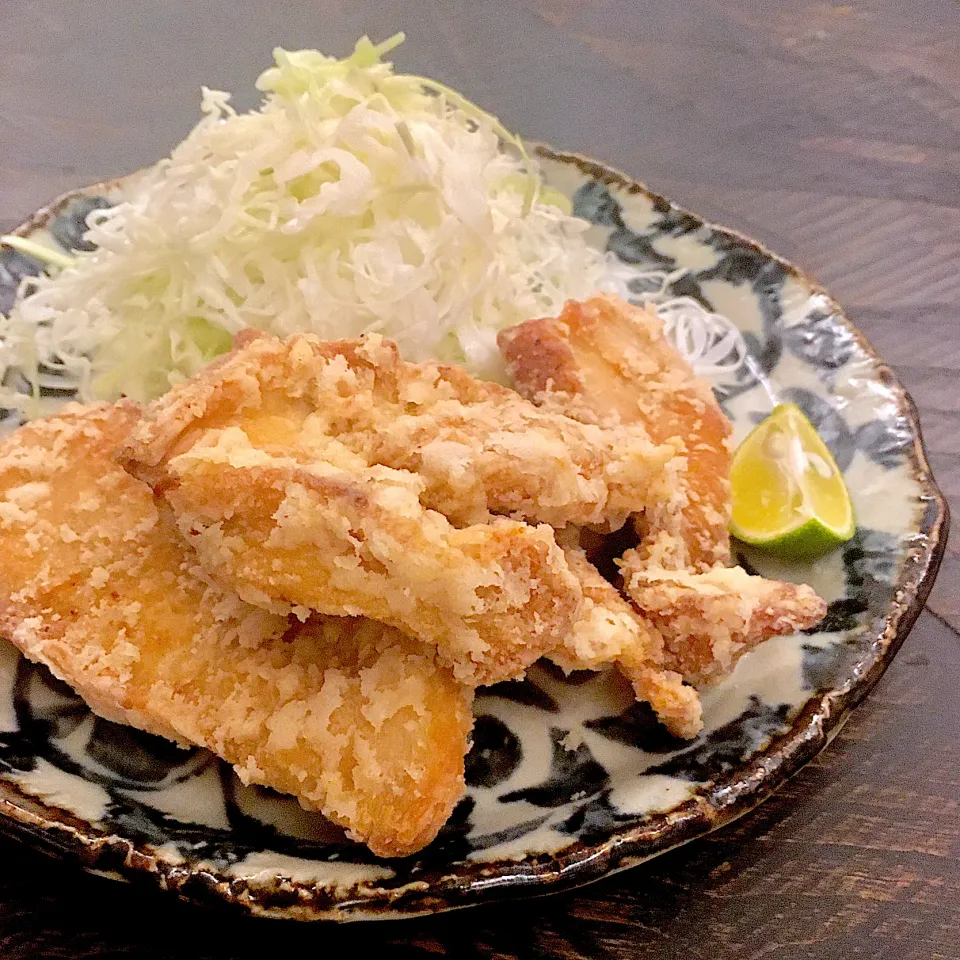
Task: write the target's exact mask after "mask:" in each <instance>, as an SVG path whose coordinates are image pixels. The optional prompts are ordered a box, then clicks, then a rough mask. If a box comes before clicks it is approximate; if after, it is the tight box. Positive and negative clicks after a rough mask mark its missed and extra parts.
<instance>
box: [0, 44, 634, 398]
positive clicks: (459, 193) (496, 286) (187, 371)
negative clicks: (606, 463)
mask: <svg viewBox="0 0 960 960" xmlns="http://www.w3.org/2000/svg"><path fill="white" fill-rule="evenodd" d="M400 40H402V35H398V36H397V37H395V38H393V39H391V40H388V41H386V42H385V43H382V44H380V45H374V44H372V43H371V42H370V41H369V40H368V39H366V38H363V39H362V40H360V41H359V42H358V44H357V46H356V49H355V50H354V52H353V54H352V55H351V56H349V57H346V58H345V59H342V60H337V59H333V58H331V57H326V56H324V55H322V54H320V53H318V52H316V51H313V50H307V51H300V52H295V53H290V52H286V51H283V50H277V51H276V53H275V59H276V66H275V67H273V68H271V69H269V70H267V71H266V72H265V73H263V75H262V76H261V77H260V78H259V80H258V82H257V86H258V88H259V89H260V90H262V91H263V92H264V98H263V103H262V105H261V106H260V108H259V109H258V110H256V111H253V112H250V113H245V114H241V113H237V112H236V111H235V110H234V109H233V108H232V107H231V106H230V102H229V99H230V98H229V96H228V95H227V94H225V93H221V92H217V91H213V90H206V89H205V90H204V91H203V98H202V111H203V116H202V119H201V120H200V122H199V123H198V124H197V126H196V127H195V128H194V129H193V130H192V132H191V133H190V134H189V135H188V136H187V137H186V139H185V140H184V141H183V142H182V143H181V144H179V146H177V147H176V149H175V150H174V151H173V153H172V154H171V155H170V157H169V158H167V159H164V160H162V161H160V162H159V163H158V164H157V165H156V166H155V167H153V168H151V169H150V170H149V171H147V172H146V173H145V174H144V175H142V176H141V177H140V178H139V180H138V182H137V183H136V184H135V186H133V187H132V188H131V189H130V190H129V191H128V195H127V196H126V198H125V201H124V202H123V203H121V204H120V205H118V206H116V207H114V208H112V209H110V210H103V211H96V212H95V213H93V214H92V215H91V216H90V218H89V220H88V223H89V225H90V229H89V233H88V234H87V239H88V240H89V241H91V242H92V243H93V244H94V245H95V247H96V249H95V250H93V251H91V252H89V253H80V254H78V256H77V258H76V260H75V261H74V262H72V263H71V264H70V265H68V266H66V267H65V268H64V269H61V270H58V271H57V272H56V273H55V274H53V275H51V276H46V277H41V278H39V279H38V280H37V281H35V282H33V283H32V284H31V287H30V289H29V291H24V292H29V293H30V296H29V297H23V298H21V299H20V300H19V302H18V303H17V305H16V307H15V309H14V311H13V313H12V315H11V317H10V318H9V320H6V321H3V323H2V327H0V364H2V367H0V372H2V373H3V375H4V377H3V383H4V386H5V388H6V389H7V394H8V396H7V397H6V400H7V402H8V403H11V402H14V400H15V398H13V399H12V398H11V397H10V396H9V394H10V392H11V389H12V388H13V385H14V382H15V381H18V382H19V384H20V389H23V383H24V381H26V382H27V383H28V384H29V385H30V387H31V388H32V389H33V391H34V392H36V390H35V388H36V385H37V383H38V382H41V381H42V380H43V378H44V376H46V375H49V373H50V371H53V372H54V373H55V374H56V375H57V376H58V377H60V378H61V379H62V378H64V377H65V378H67V379H68V380H69V381H70V382H71V383H72V384H73V385H74V386H75V387H76V389H77V391H78V393H79V395H80V397H81V398H82V399H94V398H99V399H114V398H116V397H118V396H120V395H126V396H129V397H133V398H134V399H137V400H149V399H152V398H154V397H156V396H159V395H160V394H162V393H163V392H165V391H166V390H167V389H169V387H170V386H171V384H173V383H175V382H177V381H178V380H181V379H183V378H185V377H189V376H190V375H192V374H193V373H194V372H195V371H196V370H197V369H199V368H200V367H201V366H203V365H204V364H206V363H207V362H209V361H210V360H211V359H212V358H213V357H215V356H216V355H218V354H219V353H222V352H223V351H225V350H226V349H228V348H229V346H230V343H231V339H232V335H233V334H234V333H236V332H237V331H239V330H242V329H244V328H248V327H256V328H259V329H262V330H265V331H268V332H270V333H274V334H278V335H281V336H282V335H286V334H290V333H293V332H296V331H310V332H313V333H316V334H318V335H319V336H321V337H323V338H343V337H355V336H358V335H360V334H362V333H367V332H371V331H376V332H379V333H383V334H385V335H387V336H389V337H391V338H393V339H394V340H396V341H397V343H398V344H399V346H400V349H401V351H402V353H403V355H404V356H405V357H406V358H408V359H411V360H420V359H425V358H428V357H435V358H439V359H442V360H450V361H453V362H457V363H462V364H464V365H466V366H467V367H468V368H469V369H470V370H472V371H473V372H474V373H476V374H478V375H480V376H484V377H490V378H499V377H500V376H501V375H502V367H501V363H500V358H499V354H498V352H497V349H496V334H497V331H498V330H500V329H502V328H503V327H507V326H510V325H512V324H515V323H519V322H521V321H523V320H526V319H529V318H530V317H536V316H547V315H551V314H556V313H557V312H558V311H559V309H560V308H561V307H562V305H563V302H564V301H565V300H567V299H568V298H576V299H583V298H586V297H588V296H590V295H591V294H593V293H595V292H596V291H598V290H611V291H614V292H619V293H621V294H625V293H626V292H627V287H626V284H627V282H628V280H629V277H630V276H631V275H632V274H631V272H630V268H628V267H626V266H625V265H621V264H618V262H617V261H616V260H615V259H614V258H612V257H611V256H610V255H607V254H604V253H602V252H600V251H598V250H596V249H595V248H593V247H591V246H590V245H588V243H587V242H586V241H585V239H584V236H583V234H584V231H585V230H586V229H587V228H588V225H587V224H586V223H585V222H584V221H582V220H580V219H578V218H576V217H573V216H571V215H570V213H569V209H568V206H567V204H566V202H565V201H564V200H563V198H561V197H559V196H558V195H555V194H552V193H550V192H549V191H545V190H543V188H542V187H541V185H540V179H539V176H538V171H537V169H536V165H535V164H534V163H533V162H532V161H531V159H530V158H529V156H528V155H527V154H526V152H525V151H524V149H523V146H522V144H520V142H519V141H518V140H517V139H516V138H515V137H513V136H512V135H510V134H509V133H508V132H507V131H506V130H505V129H504V128H503V127H502V125H501V124H500V123H499V121H497V120H496V118H494V117H492V116H490V115H489V114H487V113H485V112H484V111H482V110H480V109H479V108H478V107H475V106H474V105H472V104H470V103H469V102H468V101H466V100H465V99H464V98H463V97H461V96H460V95H459V94H457V93H455V92H454V91H452V90H448V89H447V88H445V87H443V86H441V85H439V84H437V83H435V82H433V81H430V80H427V79H425V78H422V77H415V76H406V75H401V74H397V73H395V72H394V70H393V68H392V66H391V65H390V64H389V63H386V62H384V61H383V56H384V55H385V54H386V53H388V52H389V50H391V49H392V48H393V47H394V46H395V45H396V44H397V43H398V42H400ZM38 371H39V374H38ZM14 372H17V376H12V375H11V374H13V373H14ZM28 392H29V390H28ZM22 399H23V398H22V397H21V400H22Z"/></svg>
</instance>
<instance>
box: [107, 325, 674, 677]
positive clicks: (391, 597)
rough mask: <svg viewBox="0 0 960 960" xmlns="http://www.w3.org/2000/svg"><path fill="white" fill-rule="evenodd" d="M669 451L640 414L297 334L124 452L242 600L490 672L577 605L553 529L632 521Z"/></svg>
mask: <svg viewBox="0 0 960 960" xmlns="http://www.w3.org/2000/svg"><path fill="white" fill-rule="evenodd" d="M674 453H675V448H674V447H673V446H671V445H669V444H667V445H661V446H657V445H654V444H651V443H650V441H649V438H648V437H647V435H646V431H645V430H644V429H643V428H642V427H635V426H634V427H623V428H622V427H613V428H601V427H598V426H596V425H585V424H582V423H580V422H578V421H577V420H574V419H572V418H570V417H565V416H562V415H559V414H554V413H545V412H543V411H540V410H538V409H537V408H536V407H535V406H534V405H533V404H531V403H530V402H528V401H526V400H524V399H523V398H522V397H520V396H519V395H518V394H516V393H515V392H514V391H512V390H508V389H506V388H504V387H500V386H497V385H495V384H489V383H483V382H481V381H479V380H476V379H474V378H472V377H470V376H469V375H468V374H467V373H466V372H465V371H463V370H461V369H460V368H457V367H452V366H444V365H440V364H435V363H424V364H412V363H406V362H404V361H403V360H401V359H400V357H399V354H398V352H397V349H396V346H395V345H394V344H392V343H390V342H389V341H385V340H383V339H382V338H381V337H378V336H370V337H367V338H364V339H362V340H358V341H336V342H325V341H320V340H318V339H317V338H315V337H311V336H307V335H302V336H294V337H291V338H289V339H288V340H285V341H282V340H278V339H275V338H271V337H253V338H248V339H247V340H246V342H244V343H241V344H240V346H239V347H238V348H237V350H236V351H235V352H234V353H233V354H232V355H230V356H228V357H226V358H224V359H223V360H221V361H220V362H219V363H217V364H216V365H214V366H213V367H211V368H208V369H207V370H205V371H203V372H201V373H200V374H199V375H198V376H197V377H195V378H194V379H193V380H191V381H189V382H187V383H184V384H181V385H179V386H178V387H175V388H174V389H173V390H172V391H170V393H169V394H167V395H166V396H165V397H163V398H161V399H160V400H159V401H157V402H156V403H155V404H154V405H153V406H152V407H151V408H150V410H149V411H148V413H147V416H146V417H145V419H144V420H143V421H142V422H141V424H140V425H139V427H138V428H137V430H136V431H135V433H134V435H133V437H132V440H131V442H130V444H129V445H128V447H127V449H126V452H125V455H124V463H125V465H126V466H127V468H128V469H129V470H131V472H133V473H134V474H135V475H136V476H138V477H141V478H143V479H145V480H147V481H148V482H150V483H151V484H152V485H153V486H154V488H155V489H156V490H157V491H158V492H161V493H162V494H163V495H164V496H165V497H166V498H167V500H168V501H169V502H170V504H171V505H172V506H173V509H174V511H175V513H176V514H177V516H178V520H179V522H180V526H181V529H182V530H183V531H184V534H185V535H186V536H188V537H190V538H191V540H192V542H193V543H194V545H195V547H196V549H197V552H198V554H199V556H200V557H201V560H202V562H203V563H204V565H205V567H206V568H207V569H208V571H209V572H210V573H211V574H212V575H213V576H215V577H218V578H219V579H220V580H221V581H222V582H224V583H225V584H226V585H228V586H230V587H232V588H234V589H236V590H238V591H239V592H240V594H241V596H243V598H244V599H246V600H248V601H249V602H252V603H255V604H259V605H263V606H269V605H270V604H271V603H274V602H283V603H290V604H294V605H299V606H304V607H308V608H310V609H314V610H319V611H321V612H323V613H330V614H342V613H350V614H362V615H364V616H368V617H372V618H374V619H378V620H382V621H384V622H386V623H390V624H393V625H394V626H397V627H398V628H400V629H402V630H405V631H407V632H409V633H412V634H414V635H416V636H418V637H421V638H422V639H424V640H426V641H429V642H433V643H436V644H437V646H438V648H439V649H440V651H441V654H442V655H443V656H444V657H445V658H446V659H447V661H448V662H449V663H451V664H452V665H453V666H454V668H455V670H456V672H457V676H458V677H460V678H461V679H463V680H464V681H467V682H473V683H492V682H496V681H499V680H503V679H509V678H512V677H517V676H520V675H521V674H522V673H523V671H524V670H525V669H526V667H528V666H529V665H530V664H531V663H532V662H533V661H534V660H536V659H537V658H539V657H540V656H542V655H543V654H545V653H547V652H548V651H549V650H550V649H552V648H553V647H555V646H556V645H557V643H559V642H560V640H561V639H562V637H563V636H564V635H565V634H566V633H567V632H568V631H569V629H570V626H571V624H572V623H573V622H574V619H575V617H576V615H577V612H578V608H579V604H580V601H581V592H580V587H579V584H578V582H577V580H576V578H575V577H573V576H572V575H571V574H570V572H569V570H568V569H567V567H566V563H565V561H564V558H563V555H562V553H561V551H560V550H559V548H558V547H557V546H556V544H555V541H554V536H553V530H552V529H551V528H550V527H549V526H547V525H546V524H547V523H553V524H558V525H560V526H562V525H564V524H566V523H568V522H569V523H572V522H574V521H577V522H581V521H583V522H587V521H589V522H596V523H598V524H607V525H614V526H616V525H621V524H622V523H623V522H624V520H625V518H626V517H627V516H629V515H630V514H631V513H632V512H633V511H635V510H636V509H637V508H638V505H640V504H643V503H645V502H647V500H646V498H647V497H648V496H649V495H651V494H650V491H651V489H652V488H654V487H657V486H658V485H661V484H662V482H663V476H662V468H663V465H664V464H665V463H667V462H668V461H670V460H671V458H672V456H673V454H674ZM495 514H508V515H509V516H510V518H511V519H507V518H504V517H500V516H494V515H495ZM525 520H529V521H531V523H539V525H538V526H536V527H534V526H531V525H529V524H527V523H525V522H523V521H525Z"/></svg>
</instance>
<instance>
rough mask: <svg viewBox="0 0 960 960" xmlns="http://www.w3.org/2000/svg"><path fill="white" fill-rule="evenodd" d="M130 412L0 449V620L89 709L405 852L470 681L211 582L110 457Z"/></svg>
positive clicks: (436, 791)
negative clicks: (192, 750) (223, 764)
mask: <svg viewBox="0 0 960 960" xmlns="http://www.w3.org/2000/svg"><path fill="white" fill-rule="evenodd" d="M138 416H139V412H138V410H137V408H136V407H135V406H134V405H132V404H129V403H120V404H118V405H116V406H113V407H99V408H92V409H89V408H88V409H80V408H76V407H73V408H70V409H68V411H67V412H65V413H64V414H63V415H61V416H57V417H52V418H48V419H46V420H39V421H35V422H33V423H30V424H28V425H27V426H24V427H22V428H20V429H19V430H17V431H16V432H15V433H14V434H13V435H12V436H11V437H9V438H8V439H6V440H5V441H3V443H2V444H0V631H2V632H3V634H4V635H5V636H7V637H9V638H10V639H11V640H12V641H13V642H14V643H15V644H16V645H17V646H18V647H19V648H20V649H21V650H22V651H23V652H24V654H25V655H26V656H28V657H29V658H30V659H32V660H36V661H38V662H40V663H43V664H46V665H47V666H48V667H49V668H50V669H51V670H52V672H53V673H54V674H55V675H56V676H58V677H60V678H61V679H62V680H64V681H66V682H67V683H68V684H70V685H71V686H72V687H73V688H74V689H76V690H77V692H78V693H79V694H80V695H81V696H82V697H83V698H84V699H85V700H86V701H87V703H88V704H89V705H90V706H91V708H92V709H93V710H94V711H95V712H97V713H99V714H100V715H101V716H104V717H107V718H109V719H112V720H116V721H118V722H123V723H129V724H132V725H133V726H136V727H139V728H141V729H143V730H148V731H150V732H152V733H156V734H159V735H161V736H165V737H169V738H171V739H174V740H177V741H180V742H182V743H186V744H198V745H201V746H205V747H208V748H210V749H211V750H213V751H214V752H215V753H217V754H218V755H219V756H221V757H223V758H224V759H225V760H227V761H229V762H230V763H233V764H234V765H235V766H236V769H237V772H238V774H239V775H240V777H241V778H242V779H243V780H245V781H246V782H254V783H262V784H266V785H268V786H270V787H273V788H275V789H277V790H280V791H283V792H286V793H291V794H293V795H294V796H296V797H297V798H298V799H299V801H300V802H301V804H303V805H304V806H305V807H307V808H309V809H316V810H320V811H322V812H323V813H325V814H326V815H327V816H328V817H330V819H332V820H334V821H335V822H337V823H339V824H341V825H342V826H344V827H345V828H347V830H348V832H349V834H350V835H351V836H352V837H354V838H356V839H358V840H361V841H363V842H364V843H366V844H367V845H368V846H369V847H370V848H371V850H373V851H374V852H375V853H378V854H380V855H384V856H393V855H405V854H409V853H412V852H414V851H416V850H418V849H420V848H421V847H423V846H424V845H425V844H426V843H428V842H429V841H430V840H431V839H432V838H433V837H434V836H435V835H436V833H437V832H438V830H439V829H440V827H441V826H442V825H443V824H444V822H445V821H446V820H447V818H448V816H449V814H450V812H451V811H452V809H453V807H454V805H455V803H456V802H457V800H458V799H459V798H460V796H461V794H462V791H463V767H464V754H465V752H466V749H467V746H468V736H469V731H470V728H471V725H472V716H471V702H472V691H471V690H470V689H469V688H467V687H464V686H462V685H461V684H459V683H458V682H456V681H455V680H454V678H453V676H452V673H451V671H450V670H449V669H448V668H446V667H444V666H442V665H440V664H439V663H438V662H437V659H436V656H435V652H434V651H433V650H432V648H430V647H429V646H427V645H425V644H422V643H420V642H418V641H416V640H413V639H411V638H409V637H407V636H405V635H403V634H401V633H399V632H398V631H396V630H393V629H392V628H390V627H386V626H384V625H382V624H378V623H374V622H371V621H363V620H360V619H347V618H333V617H319V616H315V617H311V618H310V619H308V620H307V621H306V623H302V624H301V623H300V622H299V621H297V620H295V619H292V620H288V619H287V618H286V617H278V616H275V615H272V614H269V613H266V612H264V611H262V610H260V609H257V608H256V607H252V606H249V605H247V604H245V603H243V602H242V601H240V600H239V598H238V597H236V596H235V595H234V594H232V593H230V592H227V591H224V590H222V589H221V588H219V587H217V586H216V585H214V584H212V583H211V582H210V581H209V580H208V579H207V578H206V577H205V576H204V575H203V574H202V573H201V572H200V570H199V568H198V566H197V563H196V561H195V558H193V556H192V555H191V552H190V551H189V549H188V548H187V547H186V546H185V545H184V544H183V543H182V541H181V539H180V537H179V534H178V532H177V529H176V526H175V524H174V522H173V519H172V517H171V516H170V513H169V510H168V508H166V507H165V505H164V504H163V503H162V501H161V502H158V501H156V500H155V498H154V496H153V494H152V491H151V490H150V488H149V487H148V486H147V485H146V484H144V483H142V482H140V481H139V480H136V479H134V478H133V477H131V476H130V475H129V474H128V473H126V472H125V471H124V470H123V469H121V468H120V467H119V466H118V465H117V463H116V461H115V460H114V454H115V451H116V448H117V446H118V444H120V443H121V442H122V441H123V440H124V438H125V437H126V436H127V433H128V431H129V430H130V428H131V427H132V425H133V424H134V423H135V422H136V420H137V418H138Z"/></svg>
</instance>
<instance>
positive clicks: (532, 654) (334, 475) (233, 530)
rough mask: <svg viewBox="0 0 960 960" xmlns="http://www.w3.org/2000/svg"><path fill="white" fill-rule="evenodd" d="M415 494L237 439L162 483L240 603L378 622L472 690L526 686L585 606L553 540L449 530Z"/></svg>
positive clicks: (182, 463) (218, 438) (510, 525)
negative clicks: (428, 651)
mask: <svg viewBox="0 0 960 960" xmlns="http://www.w3.org/2000/svg"><path fill="white" fill-rule="evenodd" d="M421 488H422V485H421V484H420V483H419V482H418V479H417V477H416V476H415V475H413V474H410V473H406V472H403V471H397V470H390V469H389V468H387V467H371V468H367V469H357V470H354V471H352V472H348V471H345V470H341V469H338V468H331V467H329V466H328V465H326V464H321V465H313V466H312V465H303V464H298V463H297V462H296V461H294V460H292V459H290V458H285V457H280V456H274V455H272V454H269V453H266V452H264V451H263V450H259V449H257V448H256V447H254V446H253V445H252V444H251V443H250V440H249V438H248V436H247V434H246V433H244V432H243V431H242V430H241V429H240V428H238V427H228V428H226V429H223V430H211V431H209V432H208V433H207V434H205V435H204V437H203V438H202V439H201V440H200V441H199V442H198V443H197V444H196V445H195V446H193V447H191V449H190V450H189V451H187V452H186V453H182V454H179V455H178V456H176V457H174V458H173V459H172V460H171V461H170V462H169V463H168V465H167V479H166V480H165V481H164V491H165V497H166V499H167V501H168V502H169V504H170V505H171V507H172V508H173V511H174V513H175V515H176V517H177V522H178V523H179V525H180V529H181V531H182V532H183V534H184V536H185V537H187V539H188V540H189V542H190V543H191V545H192V547H193V548H194V550H195V551H196V553H197V556H198V557H199V559H200V562H201V563H202V564H203V566H204V567H205V569H206V570H208V571H209V573H210V574H211V575H212V576H214V577H215V578H216V579H218V580H219V581H221V582H222V583H224V584H225V585H227V586H229V587H231V588H232V589H235V590H236V591H237V592H238V593H239V594H240V596H241V597H242V598H243V599H244V600H246V601H248V602H250V603H253V604H255V605H258V606H262V607H265V608H268V609H270V608H272V609H277V607H276V603H277V602H279V603H281V604H293V605H296V606H299V607H304V608H307V609H311V610H318V611H320V612H321V613H328V614H339V615H343V614H350V615H363V616H367V617H371V618H373V619H376V620H381V621H383V622H384V623H389V624H391V625H393V626H396V627H398V628H399V629H402V630H404V631H405V632H408V633H411V634H413V635H416V636H419V637H421V638H422V639H423V640H424V641H426V642H429V643H432V644H435V645H436V647H437V649H438V650H439V652H440V655H441V657H442V658H443V659H444V660H446V662H447V663H449V664H450V665H451V667H452V668H453V670H454V673H455V674H456V676H457V677H458V679H460V680H462V681H464V682H466V683H470V684H473V685H477V684H481V683H494V682H497V681H500V680H506V679H511V678H514V677H517V676H520V675H522V673H523V671H524V670H525V669H526V668H527V667H528V666H529V665H530V664H531V663H533V662H534V661H535V660H537V659H539V658H540V657H541V656H542V655H543V654H544V653H546V652H547V651H549V650H550V649H552V648H553V647H554V646H556V644H557V643H558V642H559V640H560V639H561V638H562V637H563V636H564V635H565V634H566V633H567V631H568V630H569V629H570V626H571V624H572V623H573V620H574V618H575V616H576V615H577V611H578V609H579V606H580V602H581V593H580V587H579V584H578V583H577V580H576V578H575V577H573V576H572V574H571V573H570V571H569V570H568V569H567V565H566V562H565V560H564V557H563V554H562V552H561V551H560V549H559V547H558V546H557V544H556V541H555V540H554V535H553V530H552V529H551V528H550V527H548V526H546V525H541V526H539V527H531V526H529V525H527V524H525V523H519V522H517V521H515V520H507V519H505V518H502V517H497V518H494V519H492V520H491V522H489V523H482V524H474V525H471V526H469V527H466V528H464V529H462V530H458V529H457V528H455V527H453V526H451V524H450V523H449V522H448V521H447V520H446V518H445V517H444V516H443V515H442V514H439V513H437V512H436V511H433V510H425V509H423V507H422V506H421V505H420V502H419V500H418V498H417V497H418V493H419V492H420V490H421Z"/></svg>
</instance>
